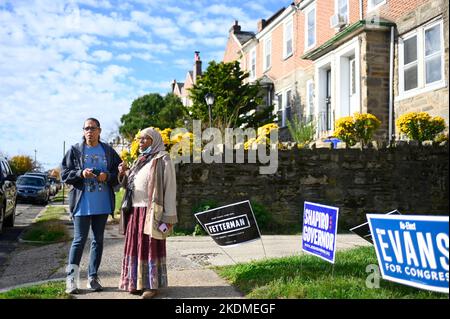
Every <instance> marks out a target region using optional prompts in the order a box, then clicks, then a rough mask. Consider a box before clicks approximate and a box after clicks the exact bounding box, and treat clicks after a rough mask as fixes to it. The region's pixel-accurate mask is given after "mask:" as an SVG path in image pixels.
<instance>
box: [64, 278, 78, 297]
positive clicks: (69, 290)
mask: <svg viewBox="0 0 450 319" xmlns="http://www.w3.org/2000/svg"><path fill="white" fill-rule="evenodd" d="M77 293H78V289H77V286H76V284H75V278H74V277H73V276H69V277H67V279H66V294H71V295H72V294H77Z"/></svg>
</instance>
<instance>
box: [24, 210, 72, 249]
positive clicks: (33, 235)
mask: <svg viewBox="0 0 450 319" xmlns="http://www.w3.org/2000/svg"><path fill="white" fill-rule="evenodd" d="M65 214H66V210H65V208H64V207H60V206H48V207H47V208H46V210H45V211H44V212H42V213H41V214H40V215H39V217H38V218H37V219H36V220H35V222H34V223H33V224H32V225H31V226H30V228H28V229H27V230H26V231H25V233H24V235H23V237H22V238H23V239H24V240H28V241H36V242H42V243H44V244H51V243H55V242H61V241H66V240H69V239H70V235H69V233H68V230H67V227H66V225H65V221H63V220H61V217H62V216H63V215H65Z"/></svg>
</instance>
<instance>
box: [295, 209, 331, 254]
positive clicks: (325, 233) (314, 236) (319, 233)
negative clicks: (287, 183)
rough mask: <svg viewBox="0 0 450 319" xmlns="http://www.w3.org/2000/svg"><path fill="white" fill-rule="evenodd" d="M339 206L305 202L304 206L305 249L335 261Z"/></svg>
mask: <svg viewBox="0 0 450 319" xmlns="http://www.w3.org/2000/svg"><path fill="white" fill-rule="evenodd" d="M338 213H339V208H336V207H332V206H325V205H321V204H316V203H310V202H305V204H304V207H303V231H302V249H303V251H305V252H307V253H310V254H313V255H316V256H318V257H320V258H322V259H324V260H326V261H329V262H331V263H334V255H335V250H336V231H337V222H338Z"/></svg>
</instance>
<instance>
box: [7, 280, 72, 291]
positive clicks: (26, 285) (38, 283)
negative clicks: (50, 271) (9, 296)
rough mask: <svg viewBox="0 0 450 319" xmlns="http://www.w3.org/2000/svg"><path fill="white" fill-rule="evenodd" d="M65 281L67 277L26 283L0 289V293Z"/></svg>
mask: <svg viewBox="0 0 450 319" xmlns="http://www.w3.org/2000/svg"><path fill="white" fill-rule="evenodd" d="M64 280H66V278H65V277H61V278H53V279H47V280H41V281H34V282H29V283H26V284H21V285H17V286H12V287H6V288H2V289H0V293H4V292H8V291H10V290H13V289H18V288H26V287H31V286H37V285H41V284H46V283H49V282H53V281H64Z"/></svg>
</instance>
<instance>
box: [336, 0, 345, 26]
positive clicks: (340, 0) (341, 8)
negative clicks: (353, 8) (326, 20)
mask: <svg viewBox="0 0 450 319" xmlns="http://www.w3.org/2000/svg"><path fill="white" fill-rule="evenodd" d="M336 12H337V13H338V14H339V15H341V16H342V17H344V20H345V22H346V23H348V0H336Z"/></svg>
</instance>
